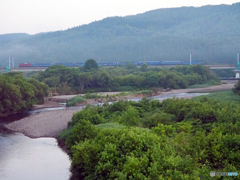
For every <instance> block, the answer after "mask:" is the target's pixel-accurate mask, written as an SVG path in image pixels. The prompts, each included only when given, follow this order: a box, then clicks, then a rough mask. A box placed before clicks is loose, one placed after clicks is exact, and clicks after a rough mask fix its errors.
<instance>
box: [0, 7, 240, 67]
mask: <svg viewBox="0 0 240 180" xmlns="http://www.w3.org/2000/svg"><path fill="white" fill-rule="evenodd" d="M239 19H240V3H235V4H232V5H216V6H203V7H198V8H196V7H181V8H166V9H157V10H152V11H149V12H145V13H142V14H138V15H134V16H126V17H109V18H105V19H103V20H101V21H96V22H92V23H90V24H87V25H82V26H79V27H75V28H71V29H68V30H65V31H57V32H49V33H40V34H36V35H27V34H12V35H9V34H8V35H0V48H1V50H0V60H1V62H3V61H5V60H6V59H7V58H8V57H9V56H11V57H14V59H15V64H18V63H23V62H27V63H36V62H43V63H44V62H51V63H55V62H85V61H86V60H87V59H90V58H92V59H95V60H96V61H98V62H124V61H134V62H138V61H143V60H146V61H176V60H179V61H183V60H188V59H189V54H190V53H191V54H192V60H202V61H206V62H207V63H230V64H233V63H234V64H235V63H236V54H237V53H238V52H239V49H240V21H239ZM3 65H4V63H3Z"/></svg>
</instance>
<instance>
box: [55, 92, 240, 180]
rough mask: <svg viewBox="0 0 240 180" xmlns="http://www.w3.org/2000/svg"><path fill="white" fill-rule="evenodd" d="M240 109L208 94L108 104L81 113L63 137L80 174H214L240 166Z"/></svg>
mask: <svg viewBox="0 0 240 180" xmlns="http://www.w3.org/2000/svg"><path fill="white" fill-rule="evenodd" d="M239 109H240V107H239V105H236V104H235V105H234V104H231V103H220V102H217V101H215V100H211V99H208V98H206V97H202V98H199V99H197V100H195V101H193V100H184V99H168V100H164V101H163V102H162V103H161V102H159V101H156V100H149V99H146V98H143V99H142V100H141V101H139V102H132V101H119V102H116V103H113V104H108V103H105V104H104V105H103V106H93V107H91V106H87V107H86V108H84V109H83V110H82V111H79V112H77V113H75V114H74V115H73V118H72V121H71V122H70V123H69V127H68V129H67V130H65V131H63V133H62V134H61V136H60V137H61V138H62V139H63V140H64V141H65V143H66V144H67V146H68V148H69V149H70V155H71V158H72V172H73V175H74V177H75V178H76V179H198V178H199V177H200V178H201V179H209V178H210V176H209V173H210V172H211V171H215V172H237V169H239V168H240V167H239V161H240V156H239V154H240V141H239V139H240V121H239V114H240V110H239ZM229 112H231V113H229ZM118 123H120V124H118ZM133 126H134V127H133ZM217 178H218V177H214V178H213V179H217ZM224 178H225V177H224ZM224 178H223V179H224ZM235 179H239V177H235Z"/></svg>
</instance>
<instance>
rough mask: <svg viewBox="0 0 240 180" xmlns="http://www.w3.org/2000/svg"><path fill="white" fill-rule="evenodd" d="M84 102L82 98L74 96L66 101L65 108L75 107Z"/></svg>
mask: <svg viewBox="0 0 240 180" xmlns="http://www.w3.org/2000/svg"><path fill="white" fill-rule="evenodd" d="M85 101H86V99H85V98H84V97H82V96H80V95H78V96H75V97H73V98H71V99H69V100H68V101H67V104H66V106H67V107H69V106H76V105H77V104H80V103H83V102H85Z"/></svg>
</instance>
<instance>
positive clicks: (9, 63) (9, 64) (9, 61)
mask: <svg viewBox="0 0 240 180" xmlns="http://www.w3.org/2000/svg"><path fill="white" fill-rule="evenodd" d="M8 67H9V70H10V69H11V59H10V57H9V59H8Z"/></svg>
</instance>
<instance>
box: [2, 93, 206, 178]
mask: <svg viewBox="0 0 240 180" xmlns="http://www.w3.org/2000/svg"><path fill="white" fill-rule="evenodd" d="M206 94H208V93H190V94H189V93H178V94H169V95H159V96H154V97H151V99H158V100H164V99H166V98H173V97H174V96H175V97H178V98H182V97H189V98H190V97H194V96H200V95H206ZM131 100H133V101H139V100H141V99H131ZM63 108H64V107H59V108H45V109H40V110H33V111H29V112H28V113H26V114H21V115H13V116H10V117H8V118H4V119H1V121H0V179H1V180H15V179H17V180H32V179H34V180H43V179H44V180H53V179H54V180H55V179H57V180H67V179H69V178H70V176H71V172H70V170H69V169H70V165H71V161H70V159H69V157H68V155H67V154H66V153H65V152H64V151H63V150H62V149H61V148H60V147H59V146H58V143H57V140H56V139H55V138H36V139H32V138H29V137H26V136H25V135H23V134H22V133H17V132H12V131H10V130H7V129H6V128H5V127H4V126H3V125H4V124H6V123H9V122H13V121H17V120H20V119H21V118H24V117H26V116H28V115H29V114H33V113H38V112H41V111H46V110H55V109H63ZM72 108H82V106H81V107H72ZM36 128H37V127H36Z"/></svg>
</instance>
